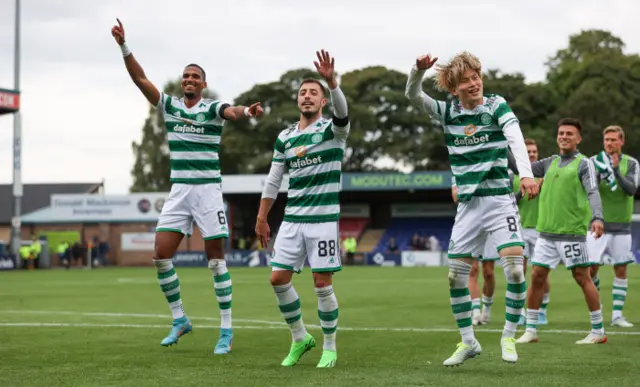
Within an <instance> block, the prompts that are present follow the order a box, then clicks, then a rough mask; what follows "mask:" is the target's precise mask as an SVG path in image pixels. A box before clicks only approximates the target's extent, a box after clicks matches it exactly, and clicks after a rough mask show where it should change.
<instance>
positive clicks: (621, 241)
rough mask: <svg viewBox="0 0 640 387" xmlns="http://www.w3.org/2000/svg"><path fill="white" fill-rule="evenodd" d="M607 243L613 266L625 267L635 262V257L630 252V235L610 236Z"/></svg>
mask: <svg viewBox="0 0 640 387" xmlns="http://www.w3.org/2000/svg"><path fill="white" fill-rule="evenodd" d="M610 237H611V241H610V242H609V243H608V247H609V253H610V254H611V261H612V262H613V265H614V266H618V265H627V264H629V263H634V262H635V260H636V259H635V256H634V255H633V252H632V251H631V234H616V235H610Z"/></svg>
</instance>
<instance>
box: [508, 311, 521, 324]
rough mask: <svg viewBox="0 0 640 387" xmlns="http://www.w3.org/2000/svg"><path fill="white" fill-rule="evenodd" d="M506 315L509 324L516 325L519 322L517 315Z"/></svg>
mask: <svg viewBox="0 0 640 387" xmlns="http://www.w3.org/2000/svg"><path fill="white" fill-rule="evenodd" d="M505 315H506V319H507V321H509V322H512V323H516V324H517V323H518V321H520V315H519V314H511V313H505Z"/></svg>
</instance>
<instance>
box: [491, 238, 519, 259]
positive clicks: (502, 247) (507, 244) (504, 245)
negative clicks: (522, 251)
mask: <svg viewBox="0 0 640 387" xmlns="http://www.w3.org/2000/svg"><path fill="white" fill-rule="evenodd" d="M512 246H520V247H524V242H511V243H505V244H503V245H499V246H498V247H497V248H496V249H497V250H498V251H500V250H502V249H505V248H507V247H512ZM498 259H499V258H498Z"/></svg>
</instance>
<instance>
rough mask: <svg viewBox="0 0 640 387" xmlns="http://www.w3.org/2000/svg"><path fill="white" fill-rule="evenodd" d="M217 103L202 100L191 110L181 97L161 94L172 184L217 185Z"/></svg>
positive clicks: (219, 118) (218, 106) (218, 102)
mask: <svg viewBox="0 0 640 387" xmlns="http://www.w3.org/2000/svg"><path fill="white" fill-rule="evenodd" d="M221 105H222V103H221V102H220V101H216V100H211V99H202V100H201V101H200V102H198V103H197V104H196V105H195V106H193V107H192V108H188V107H187V106H185V104H184V99H183V98H176V97H171V96H167V95H165V94H162V111H163V116H164V120H165V125H166V129H167V140H168V143H169V151H170V159H171V182H172V183H183V184H206V183H220V182H221V181H222V179H221V175H220V161H219V156H218V152H219V149H220V136H221V134H222V126H223V124H224V120H223V119H222V118H221V116H220V112H219V108H220V106H221Z"/></svg>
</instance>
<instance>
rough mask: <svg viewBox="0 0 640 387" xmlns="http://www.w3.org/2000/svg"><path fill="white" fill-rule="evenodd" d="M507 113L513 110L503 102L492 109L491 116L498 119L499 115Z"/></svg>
mask: <svg viewBox="0 0 640 387" xmlns="http://www.w3.org/2000/svg"><path fill="white" fill-rule="evenodd" d="M507 113H513V111H512V110H511V108H510V107H509V105H508V104H507V103H506V102H503V103H501V104H500V105H498V107H497V108H496V109H495V110H494V111H493V118H494V119H495V120H496V121H498V120H499V119H500V117H502V116H504V115H505V114H507Z"/></svg>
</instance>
